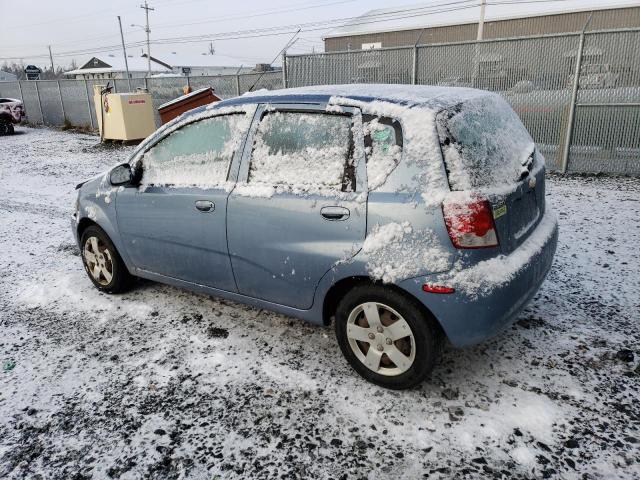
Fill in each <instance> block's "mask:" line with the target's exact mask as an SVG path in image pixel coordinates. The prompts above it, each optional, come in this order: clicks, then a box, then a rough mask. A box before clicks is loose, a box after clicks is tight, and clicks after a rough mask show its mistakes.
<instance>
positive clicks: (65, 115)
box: [56, 80, 67, 122]
mask: <svg viewBox="0 0 640 480" xmlns="http://www.w3.org/2000/svg"><path fill="white" fill-rule="evenodd" d="M56 83H57V84H58V98H59V99H60V109H61V110H62V121H63V122H64V121H65V120H66V119H67V114H66V113H64V102H63V101H62V89H61V88H60V80H58V81H57V82H56Z"/></svg>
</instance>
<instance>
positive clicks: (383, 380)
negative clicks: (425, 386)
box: [335, 285, 441, 389]
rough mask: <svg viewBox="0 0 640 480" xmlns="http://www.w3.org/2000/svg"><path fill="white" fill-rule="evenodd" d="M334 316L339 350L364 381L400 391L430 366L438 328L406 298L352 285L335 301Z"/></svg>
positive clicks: (438, 338) (437, 346) (422, 376)
mask: <svg viewBox="0 0 640 480" xmlns="http://www.w3.org/2000/svg"><path fill="white" fill-rule="evenodd" d="M335 318H336V323H335V329H336V336H337V338H338V344H339V345H340V349H341V350H342V353H343V354H344V356H345V358H346V359H347V360H348V362H349V363H350V364H351V366H352V367H353V368H354V369H355V370H356V371H357V372H358V373H359V374H360V375H362V376H363V377H364V378H365V379H366V380H368V381H370V382H372V383H375V384H376V385H380V386H382V387H385V388H392V389H404V388H409V387H412V386H414V385H417V384H418V383H420V382H422V381H423V380H424V379H425V378H426V377H427V376H428V375H429V373H431V370H433V366H434V364H435V361H436V358H437V356H438V353H439V351H440V342H441V336H440V332H439V330H438V328H437V327H436V325H435V323H434V321H433V319H431V318H430V317H428V316H426V315H425V314H424V312H423V310H422V309H421V308H420V307H419V306H418V305H417V302H416V301H415V300H413V299H411V298H410V297H408V296H405V295H402V294H401V293H399V292H397V291H395V290H392V289H389V288H385V287H382V286H378V285H363V286H360V287H355V288H354V289H353V290H351V291H350V292H349V293H347V295H345V297H344V298H343V299H342V300H341V301H340V303H339V304H338V308H337V311H336V316H335Z"/></svg>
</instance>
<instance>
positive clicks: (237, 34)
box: [0, 0, 477, 59]
mask: <svg viewBox="0 0 640 480" xmlns="http://www.w3.org/2000/svg"><path fill="white" fill-rule="evenodd" d="M476 1H477V0H457V1H450V2H447V3H441V4H434V5H430V6H423V7H414V8H407V9H398V10H392V11H385V12H383V13H379V14H374V15H370V16H368V17H364V18H366V20H364V21H361V22H352V23H349V25H359V24H368V23H377V22H381V21H388V20H395V19H401V18H410V17H417V16H424V15H428V14H432V13H440V12H447V11H454V10H458V9H460V8H458V9H455V8H453V9H444V10H436V11H431V12H429V11H426V12H425V10H429V9H433V8H440V7H444V6H449V5H460V4H469V3H470V2H474V3H473V4H472V5H468V6H465V7H463V8H473V7H476V6H477V3H475V2H476ZM407 12H414V13H411V14H410V15H405V13H407ZM416 12H417V13H416ZM390 16H391V17H390ZM379 17H382V18H380V19H377V20H376V19H375V18H379ZM362 18H363V17H362V16H361V15H359V16H355V17H346V18H334V19H330V20H323V21H317V22H307V23H303V24H298V25H280V26H274V27H266V28H262V29H249V30H237V31H232V32H223V33H219V34H203V35H197V36H190V37H184V36H182V37H168V38H164V39H163V38H161V39H157V40H156V41H154V42H153V43H154V45H160V44H174V43H175V44H178V43H192V42H194V41H203V40H210V39H215V40H235V39H240V38H256V37H259V36H265V37H268V36H274V35H285V34H290V33H293V32H294V31H295V30H294V29H297V28H298V27H302V28H303V31H317V30H325V29H327V27H334V26H335V24H336V23H338V22H347V21H350V20H358V19H362ZM370 18H374V20H369V19H370ZM317 26H320V27H321V28H313V27H317ZM306 27H309V28H306ZM276 32H278V33H276ZM263 33H264V34H263ZM143 44H144V43H143V42H134V43H131V44H127V46H131V47H135V46H142V45H143ZM119 48H120V45H117V44H115V45H108V46H102V47H94V48H85V49H81V50H72V51H68V52H61V53H58V54H57V55H56V56H72V55H81V54H84V53H91V52H95V53H103V52H108V51H114V50H118V49H119ZM41 57H42V55H39V54H35V55H20V56H12V57H0V58H2V59H21V58H41Z"/></svg>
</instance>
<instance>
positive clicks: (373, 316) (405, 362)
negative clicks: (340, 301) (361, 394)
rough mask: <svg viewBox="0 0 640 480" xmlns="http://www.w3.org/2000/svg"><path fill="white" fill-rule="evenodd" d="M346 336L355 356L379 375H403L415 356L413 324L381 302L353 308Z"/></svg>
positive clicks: (348, 320)
mask: <svg viewBox="0 0 640 480" xmlns="http://www.w3.org/2000/svg"><path fill="white" fill-rule="evenodd" d="M347 339H348V340H349V346H350V347H351V350H352V351H353V353H354V354H355V356H356V358H357V359H358V360H360V362H362V364H363V365H365V366H366V367H367V368H368V369H369V370H372V371H374V372H376V373H378V374H380V375H386V376H390V377H393V376H397V375H400V374H402V373H404V372H406V371H407V370H409V368H411V365H413V362H414V360H415V358H416V342H415V338H414V336H413V332H412V331H411V327H410V326H409V324H408V323H407V321H406V320H405V319H404V318H402V315H400V314H399V313H398V312H396V311H395V310H394V309H393V308H391V307H389V306H387V305H384V304H382V303H377V302H367V303H363V304H361V305H358V306H357V307H356V308H354V309H353V310H352V311H351V314H350V315H349V318H348V319H347Z"/></svg>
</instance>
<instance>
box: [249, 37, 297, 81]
mask: <svg viewBox="0 0 640 480" xmlns="http://www.w3.org/2000/svg"><path fill="white" fill-rule="evenodd" d="M300 30H302V28H298V31H297V32H296V33H294V34H293V37H291V38H290V39H289V41H288V42H287V43H286V45H285V46H284V47H283V48H282V50H280V51H279V52H278V54H277V55H276V56H275V57H274V59H273V60H271V63H270V64H269V65H271V64H273V62H275V61H276V60H277V59H278V57H279V56H280V55H281V54H282V52H284V51H285V50H286V49H287V48H289V47H290V46H291V45H293V44H294V43H295V42H296V40H297V39H296V37H297V36H298V34H299V33H300ZM282 68H286V66H285V65H282ZM265 73H267V71H266V70H265V71H264V72H262V74H261V75H260V76H259V77H258V79H257V80H256V81H255V82H254V83H253V85H251V88H249V90H247V92H252V91H253V88H254V87H255V86H256V85H257V84H258V82H259V81H260V80H261V79H262V77H264V74H265Z"/></svg>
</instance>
